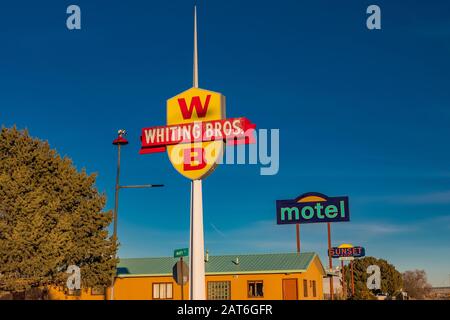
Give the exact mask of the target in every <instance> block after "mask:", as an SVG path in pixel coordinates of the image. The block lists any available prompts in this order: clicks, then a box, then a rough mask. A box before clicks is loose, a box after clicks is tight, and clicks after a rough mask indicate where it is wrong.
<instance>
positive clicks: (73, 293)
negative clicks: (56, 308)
mask: <svg viewBox="0 0 450 320" xmlns="http://www.w3.org/2000/svg"><path fill="white" fill-rule="evenodd" d="M65 293H66V295H67V296H75V297H80V296H81V289H66V290H65Z"/></svg>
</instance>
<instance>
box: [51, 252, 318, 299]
mask: <svg viewBox="0 0 450 320" xmlns="http://www.w3.org/2000/svg"><path fill="white" fill-rule="evenodd" d="M205 260H206V261H205V266H206V281H205V288H206V295H207V299H209V300H322V299H323V288H322V280H323V277H324V276H325V275H326V273H325V270H324V268H323V265H322V263H321V261H320V259H319V257H318V256H317V254H315V253H301V254H297V253H279V254H248V255H225V256H208V255H206V259H205ZM177 261H178V259H175V258H171V257H166V258H137V259H121V261H120V263H119V265H118V268H117V277H116V279H115V285H114V299H116V300H180V299H181V286H180V285H178V284H177V283H176V282H175V280H174V279H173V276H172V275H173V271H172V270H173V267H174V265H175V263H176V262H177ZM92 293H98V294H92ZM188 297H189V288H188V285H185V286H184V299H188ZM51 298H52V299H97V300H103V299H109V298H110V292H109V289H108V290H106V295H105V294H103V292H98V290H97V292H95V290H94V291H93V290H91V289H82V290H80V292H77V293H76V294H75V295H66V294H64V292H63V291H62V290H58V289H56V288H54V289H53V290H51Z"/></svg>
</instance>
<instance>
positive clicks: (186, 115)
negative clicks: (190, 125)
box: [178, 94, 211, 120]
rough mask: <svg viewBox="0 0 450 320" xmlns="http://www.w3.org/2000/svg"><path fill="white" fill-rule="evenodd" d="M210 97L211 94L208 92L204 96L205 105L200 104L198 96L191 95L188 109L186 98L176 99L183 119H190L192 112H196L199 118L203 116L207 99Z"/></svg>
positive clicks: (206, 107)
mask: <svg viewBox="0 0 450 320" xmlns="http://www.w3.org/2000/svg"><path fill="white" fill-rule="evenodd" d="M210 99H211V95H210V94H208V95H207V96H206V101H205V105H204V106H203V105H202V102H201V100H200V97H199V96H195V97H192V99H191V104H190V105H189V109H188V107H187V103H186V100H185V99H184V98H181V99H178V104H179V105H180V110H181V113H182V114H183V119H185V120H186V119H191V118H192V112H193V111H194V108H195V111H196V112H197V116H198V117H199V118H203V117H205V116H206V112H207V111H208V106H209V100H210Z"/></svg>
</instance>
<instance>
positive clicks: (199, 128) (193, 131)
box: [140, 118, 256, 154]
mask: <svg viewBox="0 0 450 320" xmlns="http://www.w3.org/2000/svg"><path fill="white" fill-rule="evenodd" d="M255 128H256V125H254V124H252V123H251V122H250V120H248V119H247V118H230V119H223V120H216V121H201V122H200V121H199V122H192V123H186V124H179V125H170V126H158V127H151V128H144V129H142V135H141V151H140V153H141V154H146V153H155V152H165V151H166V146H168V145H175V144H180V143H193V142H207V141H218V140H223V141H226V142H227V143H228V144H248V143H254V136H253V131H254V130H255Z"/></svg>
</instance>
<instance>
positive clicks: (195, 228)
mask: <svg viewBox="0 0 450 320" xmlns="http://www.w3.org/2000/svg"><path fill="white" fill-rule="evenodd" d="M190 238H191V243H190V248H189V251H190V255H189V259H190V268H189V270H190V273H191V274H190V279H191V281H190V299H191V300H205V298H206V297H205V256H204V255H205V253H204V247H205V243H204V237H203V199H202V180H192V182H191V235H190Z"/></svg>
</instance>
